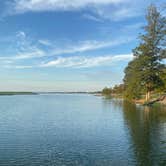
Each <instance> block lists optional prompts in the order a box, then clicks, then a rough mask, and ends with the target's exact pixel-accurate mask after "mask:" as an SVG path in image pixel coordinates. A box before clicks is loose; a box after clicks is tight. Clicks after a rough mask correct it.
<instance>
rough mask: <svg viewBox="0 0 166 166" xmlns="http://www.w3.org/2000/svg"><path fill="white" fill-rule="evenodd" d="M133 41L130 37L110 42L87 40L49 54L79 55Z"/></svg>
mask: <svg viewBox="0 0 166 166" xmlns="http://www.w3.org/2000/svg"><path fill="white" fill-rule="evenodd" d="M132 40H133V39H132V38H131V37H123V38H119V39H115V40H110V41H96V40H89V41H88V40H87V41H82V42H79V43H78V44H77V45H76V44H72V45H71V44H69V45H68V46H66V47H63V48H56V49H54V50H53V51H52V52H51V54H52V55H60V54H72V53H80V52H86V51H92V50H97V49H102V48H109V47H115V46H118V45H121V44H126V43H129V42H130V41H132Z"/></svg>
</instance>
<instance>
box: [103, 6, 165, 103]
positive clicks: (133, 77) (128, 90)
mask: <svg viewBox="0 0 166 166" xmlns="http://www.w3.org/2000/svg"><path fill="white" fill-rule="evenodd" d="M163 10H164V11H166V7H164V8H163ZM132 52H133V56H134V58H133V60H132V61H130V62H129V63H128V66H127V67H126V68H125V70H124V74H125V75H124V78H123V83H122V84H120V85H116V86H115V87H113V88H104V89H103V90H102V94H103V95H110V96H119V97H123V98H125V99H127V100H131V101H134V102H136V103H141V104H153V103H155V102H161V103H163V104H166V17H165V16H164V15H163V14H162V13H161V12H160V11H159V9H158V8H157V7H156V6H155V5H153V4H152V5H150V6H149V7H148V9H147V13H146V25H145V26H144V27H143V33H142V34H140V35H139V44H138V45H137V47H136V48H134V49H133V51H132Z"/></svg>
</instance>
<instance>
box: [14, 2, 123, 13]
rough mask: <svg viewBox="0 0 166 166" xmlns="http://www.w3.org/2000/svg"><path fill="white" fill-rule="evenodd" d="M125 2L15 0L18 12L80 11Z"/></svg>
mask: <svg viewBox="0 0 166 166" xmlns="http://www.w3.org/2000/svg"><path fill="white" fill-rule="evenodd" d="M120 2H124V0H72V1H69V0H47V1H46V0H15V2H14V8H15V11H16V12H20V13H22V12H27V11H50V10H52V11H53V10H56V11H58V10H59V11H71V10H80V9H83V8H86V7H93V6H95V7H97V6H100V5H110V4H119V3H120Z"/></svg>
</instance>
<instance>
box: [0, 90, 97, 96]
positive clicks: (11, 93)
mask: <svg viewBox="0 0 166 166" xmlns="http://www.w3.org/2000/svg"><path fill="white" fill-rule="evenodd" d="M39 94H94V95H98V94H99V93H98V92H14V91H11V92H10V91H9V92H8V91H4V92H0V96H5V95H6V96H10V95H39Z"/></svg>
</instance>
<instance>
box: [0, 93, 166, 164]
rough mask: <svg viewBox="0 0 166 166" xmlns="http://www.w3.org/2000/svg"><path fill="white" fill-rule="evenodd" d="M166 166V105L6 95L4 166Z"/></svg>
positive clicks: (0, 142) (0, 107) (0, 129)
mask: <svg viewBox="0 0 166 166" xmlns="http://www.w3.org/2000/svg"><path fill="white" fill-rule="evenodd" d="M23 165H25V166H26V165H27V166H39V165H40V166H54V165H55V166H130V165H131V166H136V165H138V166H139V165H140V166H158V165H161V166H162V165H163V166H164V165H166V108H165V107H163V106H153V107H142V106H136V105H134V104H131V103H128V102H124V101H122V100H118V99H105V98H102V97H97V96H93V95H87V94H41V95H27V96H26V95H23V96H17V95H16V96H0V166H23Z"/></svg>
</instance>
